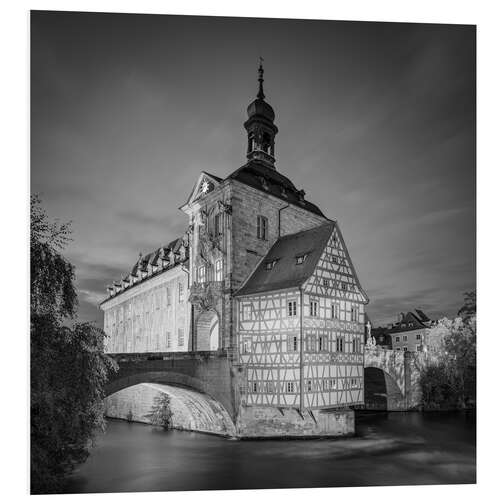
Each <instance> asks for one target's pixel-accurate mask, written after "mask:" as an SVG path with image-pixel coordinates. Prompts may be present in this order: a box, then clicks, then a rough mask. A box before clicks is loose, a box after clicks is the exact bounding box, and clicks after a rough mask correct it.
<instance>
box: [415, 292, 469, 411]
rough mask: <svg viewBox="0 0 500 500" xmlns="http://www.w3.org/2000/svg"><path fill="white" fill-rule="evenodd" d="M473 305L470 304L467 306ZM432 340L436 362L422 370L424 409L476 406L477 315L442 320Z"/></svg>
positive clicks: (433, 333) (432, 349)
mask: <svg viewBox="0 0 500 500" xmlns="http://www.w3.org/2000/svg"><path fill="white" fill-rule="evenodd" d="M470 297H471V295H468V297H466V302H467V300H469V299H470ZM474 297H475V293H474ZM470 305H471V304H470V303H469V305H468V306H467V307H468V308H469V307H470ZM464 307H465V306H464ZM469 310H472V309H471V308H469ZM474 310H475V304H474ZM429 339H430V343H431V345H430V350H431V351H432V354H433V355H434V356H435V360H434V362H433V363H431V364H429V366H428V367H427V368H426V369H425V370H424V371H423V373H422V377H421V381H420V383H421V387H422V398H423V404H424V407H425V408H427V409H464V408H469V407H473V406H475V404H476V317H475V315H471V316H468V318H467V319H463V318H462V317H457V318H455V319H454V320H450V319H447V318H443V319H441V320H440V321H439V322H438V324H437V325H436V326H435V327H433V328H432V329H431V332H430V335H429Z"/></svg>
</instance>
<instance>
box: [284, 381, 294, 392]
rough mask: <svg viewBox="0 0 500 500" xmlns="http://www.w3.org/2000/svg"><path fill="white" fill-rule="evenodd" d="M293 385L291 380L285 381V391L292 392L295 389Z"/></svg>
mask: <svg viewBox="0 0 500 500" xmlns="http://www.w3.org/2000/svg"><path fill="white" fill-rule="evenodd" d="M294 385H295V384H294V383H293V382H287V383H286V392H294V390H295V387H294Z"/></svg>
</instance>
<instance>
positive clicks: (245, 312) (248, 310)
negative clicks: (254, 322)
mask: <svg viewBox="0 0 500 500" xmlns="http://www.w3.org/2000/svg"><path fill="white" fill-rule="evenodd" d="M251 315H252V309H251V306H250V304H245V305H244V306H243V319H244V320H245V319H250V317H251Z"/></svg>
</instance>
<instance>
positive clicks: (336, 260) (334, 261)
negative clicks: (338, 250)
mask: <svg viewBox="0 0 500 500" xmlns="http://www.w3.org/2000/svg"><path fill="white" fill-rule="evenodd" d="M332 261H333V263H334V264H338V262H339V259H337V257H336V256H335V255H334V256H333V257H332Z"/></svg>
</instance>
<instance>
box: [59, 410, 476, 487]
mask: <svg viewBox="0 0 500 500" xmlns="http://www.w3.org/2000/svg"><path fill="white" fill-rule="evenodd" d="M356 433H357V436H356V437H354V438H349V439H335V440H328V439H322V440H294V441H236V440H228V439H224V438H220V437H217V436H210V435H204V434H197V433H187V432H180V431H171V432H163V431H160V430H155V429H153V428H152V427H150V426H148V425H144V424H128V423H126V422H123V421H116V420H111V421H108V428H107V431H106V434H104V435H103V436H102V437H100V439H99V440H98V444H97V446H96V448H95V449H94V450H93V451H92V454H91V456H90V458H89V459H88V461H87V462H86V463H85V464H83V465H82V466H81V467H80V468H79V469H78V470H77V471H76V472H75V474H74V475H73V477H72V478H71V480H70V481H69V484H68V488H67V492H68V493H77V492H81V493H83V492H88V493H90V492H92V493H97V492H113V491H115V492H126V491H168V490H193V489H246V488H252V489H253V488H286V487H287V488H300V487H327V486H368V485H397V484H399V485H408V484H450V483H473V482H475V480H476V457H475V454H476V446H475V441H476V435H475V419H474V417H473V416H472V415H470V414H465V413H451V414H421V413H388V414H359V415H357V417H356Z"/></svg>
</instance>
